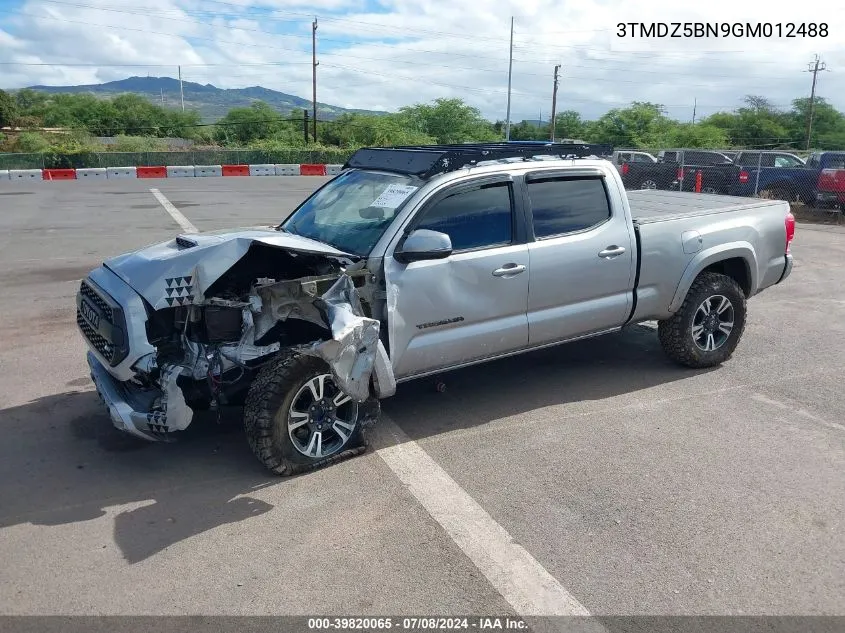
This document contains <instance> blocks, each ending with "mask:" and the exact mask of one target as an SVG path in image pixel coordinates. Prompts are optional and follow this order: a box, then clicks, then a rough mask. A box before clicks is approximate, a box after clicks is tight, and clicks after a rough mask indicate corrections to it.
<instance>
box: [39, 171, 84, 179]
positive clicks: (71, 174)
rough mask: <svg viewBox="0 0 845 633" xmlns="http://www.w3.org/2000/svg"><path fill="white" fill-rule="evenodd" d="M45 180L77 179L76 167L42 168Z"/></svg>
mask: <svg viewBox="0 0 845 633" xmlns="http://www.w3.org/2000/svg"><path fill="white" fill-rule="evenodd" d="M41 173H42V179H43V180H76V170H75V169H42V170H41Z"/></svg>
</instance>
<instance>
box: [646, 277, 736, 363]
mask: <svg viewBox="0 0 845 633" xmlns="http://www.w3.org/2000/svg"><path fill="white" fill-rule="evenodd" d="M745 315H746V299H745V293H743V291H742V288H740V287H739V284H737V283H736V281H734V280H733V279H731V278H730V277H728V276H727V275H722V274H719V273H702V274H701V275H699V276H698V277H697V278H696V280H695V281H694V282H693V284H692V286H691V287H690V289H689V292H687V296H686V298H685V299H684V302H683V304H682V305H681V308H680V309H679V310H678V311H677V312H676V313H675V314H673V315H672V316H671V317H670V318H668V319H666V320H664V321H660V322H659V323H658V327H657V334H658V337H659V339H660V344H661V345H662V346H663V351H664V352H666V355H667V356H669V358H671V359H672V360H674V361H675V362H677V363H680V364H681V365H685V366H687V367H695V368H701V367H713V366H715V365H719V364H721V363H723V362H725V361H726V360H728V359H729V358H730V357H731V356H732V355H733V353H734V350H735V349H736V346H737V345H738V344H739V339H740V338H741V337H742V333H743V331H744V330H745Z"/></svg>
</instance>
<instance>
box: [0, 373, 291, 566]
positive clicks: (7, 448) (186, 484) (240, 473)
mask: <svg viewBox="0 0 845 633" xmlns="http://www.w3.org/2000/svg"><path fill="white" fill-rule="evenodd" d="M71 382H74V383H75V382H78V381H71ZM235 414H236V412H232V413H230V414H229V415H227V416H226V419H224V424H222V425H219V426H218V425H217V423H216V420H215V419H214V418H213V416H208V415H202V414H201V415H198V416H197V419H196V421H197V422H199V424H197V425H196V426H192V427H191V428H189V430H188V431H186V432H185V433H186V437H184V438H183V441H180V442H175V443H167V444H165V443H150V442H146V441H144V440H137V439H135V438H133V437H131V436H129V435H126V434H124V433H121V432H119V431H117V430H116V429H114V428H113V427H112V426H111V424H110V422H109V420H108V418H107V415H106V413H105V411H104V409H103V408H102V405H101V404H100V402H99V400H98V398H97V396H96V394H95V393H93V392H91V391H86V392H81V391H71V392H67V393H62V394H56V395H52V396H46V397H44V398H40V399H38V400H36V401H34V402H30V403H28V404H26V405H23V406H20V407H14V408H7V409H4V410H2V411H0V432H2V433H3V434H4V438H5V441H4V442H3V443H2V444H0V529H2V528H6V527H10V526H13V525H18V524H21V523H31V524H33V525H43V526H55V525H64V524H70V523H78V522H84V521H92V520H95V519H98V518H101V517H104V516H106V515H113V516H114V534H113V537H114V542H115V543H116V544H117V545H118V547H119V548H120V550H121V552H122V554H123V556H124V558H125V559H126V560H127V562H129V563H130V564H131V563H137V562H139V561H142V560H144V559H146V558H148V557H150V556H152V555H154V554H156V553H158V552H160V551H161V550H163V549H165V548H167V547H169V546H171V545H174V544H176V543H179V542H180V541H183V540H184V539H187V538H190V537H192V536H195V535H197V534H201V533H203V532H206V531H208V530H212V529H214V528H217V527H220V526H222V525H226V524H232V523H237V522H240V521H244V520H247V519H249V518H251V517H255V516H258V515H261V514H264V513H266V512H269V511H270V510H272V509H273V506H272V505H271V504H269V503H266V502H265V501H262V500H260V499H257V498H255V497H253V496H250V493H252V492H254V491H256V490H259V489H261V488H264V487H266V486H270V485H273V484H278V483H279V479H278V478H274V477H272V476H268V475H267V474H265V473H263V472H262V471H261V469H260V467H259V468H256V462H255V461H254V458H253V456H252V454H251V453H250V452H249V449H248V448H247V446H246V442H245V441H244V438H243V434H242V432H241V430H240V426H239V425H238V424H237V423H236V415H235ZM209 418H210V419H209ZM121 506H122V507H121ZM104 547H105V545H104Z"/></svg>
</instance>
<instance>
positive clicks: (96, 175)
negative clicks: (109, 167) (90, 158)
mask: <svg viewBox="0 0 845 633" xmlns="http://www.w3.org/2000/svg"><path fill="white" fill-rule="evenodd" d="M76 178H77V180H83V179H85V178H87V179H89V180H105V179H106V178H108V174H107V173H106V168H105V167H85V168H83V169H77V170H76Z"/></svg>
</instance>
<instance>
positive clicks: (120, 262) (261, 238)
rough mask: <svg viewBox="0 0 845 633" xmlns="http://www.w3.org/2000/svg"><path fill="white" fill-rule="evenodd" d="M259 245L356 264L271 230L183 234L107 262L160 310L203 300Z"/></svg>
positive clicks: (349, 258) (336, 252)
mask: <svg viewBox="0 0 845 633" xmlns="http://www.w3.org/2000/svg"><path fill="white" fill-rule="evenodd" d="M255 243H261V244H264V245H266V246H271V247H275V248H279V249H282V250H285V251H287V252H289V253H309V254H321V255H326V256H328V257H330V258H332V259H335V260H337V261H338V262H339V263H341V264H342V265H349V264H350V263H352V262H353V261H354V259H352V256H350V255H349V254H348V253H344V252H343V251H340V250H338V249H336V248H334V247H332V246H329V245H328V244H323V243H322V242H318V241H316V240H311V239H309V238H307V237H302V236H299V235H293V234H291V233H285V232H283V231H276V230H275V229H273V228H270V227H254V228H244V229H235V230H226V231H214V232H208V233H189V234H182V235H179V236H177V237H176V238H175V239H172V240H168V241H166V242H161V243H159V244H153V245H152V246H147V247H145V248H142V249H139V250H137V251H134V252H132V253H127V254H125V255H119V256H118V257H113V258H111V259H108V260H106V261H105V262H103V264H104V265H105V266H106V267H107V268H109V269H110V270H111V271H113V272H114V273H115V274H116V275H118V276H119V277H120V278H121V279H123V280H124V281H125V282H126V283H128V284H129V285H130V286H131V287H132V288H133V289H134V290H135V291H136V292H137V293H138V294H140V295H141V296H142V297H144V299H146V300H147V301H148V302H149V303H150V305H151V306H152V307H153V309H155V310H159V309H162V308H168V307H172V306H177V305H188V304H190V303H196V302H198V300H199V298H201V297H202V296H203V295H204V294H205V290H206V289H207V288H208V287H209V286H211V284H213V283H214V282H215V281H217V279H219V278H220V276H221V275H223V274H224V273H225V272H226V271H227V270H229V269H230V268H231V267H232V266H233V265H234V264H235V263H236V262H237V261H238V260H239V259H241V258H242V257H243V256H244V255H245V254H246V253H247V251H248V250H249V249H250V247H251V246H252V245H253V244H255Z"/></svg>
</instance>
